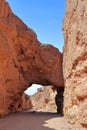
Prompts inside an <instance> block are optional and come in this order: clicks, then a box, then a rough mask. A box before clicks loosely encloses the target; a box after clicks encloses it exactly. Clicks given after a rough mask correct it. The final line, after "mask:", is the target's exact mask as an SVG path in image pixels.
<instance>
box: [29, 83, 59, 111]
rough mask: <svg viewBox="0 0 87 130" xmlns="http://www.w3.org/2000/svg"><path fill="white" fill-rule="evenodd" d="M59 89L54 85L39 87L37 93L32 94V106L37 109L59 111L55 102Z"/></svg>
mask: <svg viewBox="0 0 87 130" xmlns="http://www.w3.org/2000/svg"><path fill="white" fill-rule="evenodd" d="M56 94H57V91H56V89H55V88H54V87H53V86H43V87H42V88H39V89H38V91H37V93H35V94H34V95H32V96H30V100H31V103H32V108H33V110H35V111H42V112H53V113H55V112H57V106H56V103H55V97H56Z"/></svg>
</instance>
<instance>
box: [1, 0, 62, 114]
mask: <svg viewBox="0 0 87 130" xmlns="http://www.w3.org/2000/svg"><path fill="white" fill-rule="evenodd" d="M33 83H37V84H42V85H49V84H51V85H54V86H56V87H61V86H64V84H63V76H62V54H61V53H60V52H59V50H58V49H57V48H55V47H53V46H52V45H44V44H41V43H40V42H39V41H38V40H37V36H36V33H35V32H34V31H33V30H32V29H30V28H29V27H27V26H26V25H25V24H24V23H23V22H22V21H21V20H20V19H19V18H18V17H17V16H15V15H14V14H13V13H12V11H11V9H10V7H9V5H8V4H7V2H5V0H0V115H5V114H8V113H9V112H14V111H17V110H18V109H19V108H20V107H21V102H22V98H21V97H22V94H23V92H24V91H25V90H26V89H27V88H28V87H29V86H30V85H32V84H33Z"/></svg>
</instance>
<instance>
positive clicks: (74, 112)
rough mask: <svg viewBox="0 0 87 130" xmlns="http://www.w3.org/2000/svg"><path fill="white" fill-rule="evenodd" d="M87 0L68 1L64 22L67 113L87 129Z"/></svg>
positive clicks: (65, 100) (74, 121) (65, 107)
mask: <svg viewBox="0 0 87 130" xmlns="http://www.w3.org/2000/svg"><path fill="white" fill-rule="evenodd" d="M86 27H87V0H67V3H66V15H65V18H64V22H63V32H64V38H65V44H64V54H63V55H64V57H63V74H64V82H65V93H64V113H65V116H66V117H68V119H69V121H70V122H71V123H80V124H81V125H82V126H83V127H86V128H87V28H86Z"/></svg>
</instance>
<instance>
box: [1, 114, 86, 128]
mask: <svg viewBox="0 0 87 130" xmlns="http://www.w3.org/2000/svg"><path fill="white" fill-rule="evenodd" d="M0 130H86V129H83V128H80V127H74V126H72V125H70V124H69V123H67V121H66V120H65V119H64V117H61V116H60V115H57V114H53V113H45V112H38V113H36V112H19V113H14V114H11V115H9V116H6V117H4V118H1V119H0Z"/></svg>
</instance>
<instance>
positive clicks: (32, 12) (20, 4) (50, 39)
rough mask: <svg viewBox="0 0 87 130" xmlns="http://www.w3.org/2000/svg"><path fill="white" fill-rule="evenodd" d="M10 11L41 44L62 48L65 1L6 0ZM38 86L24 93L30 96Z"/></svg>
mask: <svg viewBox="0 0 87 130" xmlns="http://www.w3.org/2000/svg"><path fill="white" fill-rule="evenodd" d="M6 1H7V2H8V3H9V4H10V6H11V9H12V11H13V12H14V13H15V14H16V15H17V16H18V17H20V18H21V19H22V20H23V21H24V23H26V24H27V25H28V26H29V27H30V28H32V29H33V30H34V31H35V32H36V33H37V36H38V40H39V41H40V42H42V43H49V44H52V45H54V46H55V47H57V48H59V50H60V51H62V48H63V44H64V41H63V33H62V21H63V17H64V13H65V1H66V0H6ZM39 87H41V86H40V85H39V86H37V85H33V86H32V87H30V88H29V89H28V90H27V91H26V93H27V94H29V95H32V94H33V93H35V92H36V91H37V88H39Z"/></svg>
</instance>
